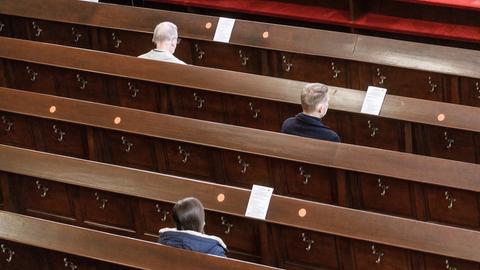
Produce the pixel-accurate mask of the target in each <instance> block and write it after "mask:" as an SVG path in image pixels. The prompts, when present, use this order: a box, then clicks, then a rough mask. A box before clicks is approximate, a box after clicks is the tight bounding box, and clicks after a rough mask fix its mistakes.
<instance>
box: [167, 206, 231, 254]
mask: <svg viewBox="0 0 480 270" xmlns="http://www.w3.org/2000/svg"><path fill="white" fill-rule="evenodd" d="M173 221H174V222H175V225H176V226H177V227H176V228H163V229H161V230H160V238H159V240H158V242H159V243H160V244H163V245H167V246H172V247H177V248H183V249H188V250H192V251H197V252H202V253H207V254H211V255H217V256H225V251H226V250H227V246H226V245H225V243H223V241H222V239H220V238H219V237H216V236H212V235H206V234H205V233H204V230H203V229H204V227H205V210H204V208H203V205H202V203H201V202H200V201H199V200H198V199H196V198H193V197H189V198H185V199H182V200H179V201H178V202H177V203H176V204H175V205H174V206H173Z"/></svg>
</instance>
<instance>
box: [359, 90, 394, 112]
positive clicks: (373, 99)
mask: <svg viewBox="0 0 480 270" xmlns="http://www.w3.org/2000/svg"><path fill="white" fill-rule="evenodd" d="M386 94H387V89H385V88H380V87H375V86H369V87H368V90H367V94H366V95H365V99H364V100H363V105H362V110H361V111H360V112H362V113H366V114H373V115H379V114H380V109H382V105H383V100H384V99H385V95H386Z"/></svg>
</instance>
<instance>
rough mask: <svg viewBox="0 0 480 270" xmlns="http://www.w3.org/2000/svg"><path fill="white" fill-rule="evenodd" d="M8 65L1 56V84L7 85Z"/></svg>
mask: <svg viewBox="0 0 480 270" xmlns="http://www.w3.org/2000/svg"><path fill="white" fill-rule="evenodd" d="M6 76H7V66H6V64H5V63H4V60H3V59H1V58H0V86H3V87H6V86H7V78H6Z"/></svg>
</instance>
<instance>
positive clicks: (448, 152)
mask: <svg viewBox="0 0 480 270" xmlns="http://www.w3.org/2000/svg"><path fill="white" fill-rule="evenodd" d="M414 128H415V129H419V128H421V130H422V133H421V136H420V137H419V136H417V142H418V143H417V149H418V150H419V153H420V154H424V155H428V156H433V157H439V158H445V159H452V160H459V161H465V162H471V163H476V162H478V158H477V153H476V150H475V137H474V133H473V132H469V131H463V130H458V129H447V128H443V127H436V126H428V125H423V126H421V127H419V126H415V127H414ZM417 132H418V131H417Z"/></svg>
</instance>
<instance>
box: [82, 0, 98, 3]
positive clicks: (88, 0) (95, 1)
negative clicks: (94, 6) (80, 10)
mask: <svg viewBox="0 0 480 270" xmlns="http://www.w3.org/2000/svg"><path fill="white" fill-rule="evenodd" d="M80 1H85V2H94V3H98V0H80Z"/></svg>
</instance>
